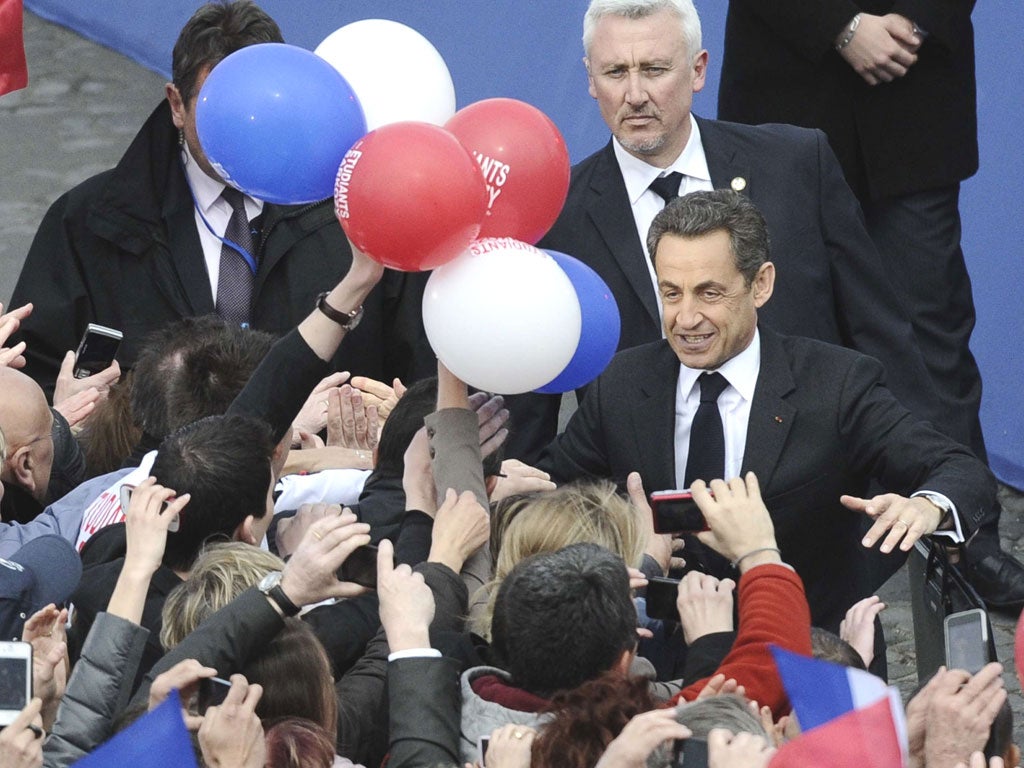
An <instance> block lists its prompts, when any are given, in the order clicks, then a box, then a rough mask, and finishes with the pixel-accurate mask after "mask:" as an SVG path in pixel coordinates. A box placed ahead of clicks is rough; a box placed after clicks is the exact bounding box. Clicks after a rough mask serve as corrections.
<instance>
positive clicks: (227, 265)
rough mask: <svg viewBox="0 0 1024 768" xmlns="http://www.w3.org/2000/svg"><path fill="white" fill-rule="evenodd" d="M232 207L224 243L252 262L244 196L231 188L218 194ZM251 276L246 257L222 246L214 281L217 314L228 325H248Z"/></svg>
mask: <svg viewBox="0 0 1024 768" xmlns="http://www.w3.org/2000/svg"><path fill="white" fill-rule="evenodd" d="M220 196H221V197H223V198H224V199H225V200H226V201H227V202H228V204H229V205H230V206H231V219H230V220H229V221H228V226H227V229H225V230H224V239H225V240H231V241H232V242H235V243H238V245H240V246H241V247H242V248H244V249H245V250H246V251H248V252H249V254H250V255H251V256H253V257H254V258H255V256H256V253H255V243H254V242H253V236H252V229H251V227H250V226H249V217H248V216H247V215H246V213H245V196H244V195H243V194H242V193H241V192H239V191H238V190H237V189H235V188H234V187H224V191H223V192H221V193H220ZM253 281H254V275H253V273H252V270H251V269H250V268H249V264H248V262H247V261H246V260H245V257H243V256H242V254H240V253H239V252H238V251H236V250H235V249H234V248H232V247H231V246H230V245H228V244H227V243H225V244H224V245H223V246H222V247H221V249H220V277H218V278H217V314H218V315H220V316H221V317H223V318H224V319H225V320H227V321H228V322H229V323H234V324H236V325H243V324H246V323H248V322H249V313H250V305H251V304H252V287H253Z"/></svg>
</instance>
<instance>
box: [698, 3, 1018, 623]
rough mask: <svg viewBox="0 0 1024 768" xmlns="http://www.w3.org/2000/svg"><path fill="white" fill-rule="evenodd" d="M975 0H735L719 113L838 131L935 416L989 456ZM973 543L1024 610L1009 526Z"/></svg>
mask: <svg viewBox="0 0 1024 768" xmlns="http://www.w3.org/2000/svg"><path fill="white" fill-rule="evenodd" d="M973 10H974V2H973V0H963V2H955V3H945V2H936V1H935V0H850V1H848V2H841V3H826V2H803V1H802V0H801V2H793V0H731V2H730V3H729V15H728V18H727V21H726V31H725V54H724V59H723V62H722V80H721V85H720V87H719V93H718V113H719V116H720V117H723V118H725V119H727V120H736V121H739V122H743V123H750V124H756V123H764V122H786V123H793V124H794V125H801V126H806V127H809V128H818V129H821V130H823V131H824V132H825V133H826V134H827V135H828V139H829V143H830V144H831V145H832V148H833V149H834V150H835V153H836V155H837V157H838V158H839V162H840V164H841V165H842V169H843V172H844V174H845V176H846V180H847V181H848V182H849V184H850V186H851V187H852V188H853V191H854V192H855V193H856V195H857V197H858V199H859V200H860V203H861V205H862V207H863V209H864V214H865V221H866V224H867V230H868V232H869V234H870V235H871V238H872V240H873V241H874V243H875V245H876V247H877V248H878V251H879V253H880V254H881V256H882V258H883V259H884V260H885V264H886V267H887V269H888V271H889V273H890V274H891V276H892V279H893V283H894V284H895V285H896V287H897V289H898V290H899V293H900V296H901V297H902V298H903V300H904V301H905V303H906V307H907V310H908V312H909V314H910V320H911V323H912V324H913V327H914V332H915V336H916V338H917V342H918V346H919V347H920V349H921V351H922V353H923V356H924V361H925V365H926V366H927V368H928V376H929V381H930V382H931V383H932V384H933V386H934V388H935V391H936V394H937V396H938V407H939V410H938V412H937V413H936V415H935V416H934V417H933V419H932V420H933V423H934V424H935V425H936V427H937V428H938V429H940V430H941V431H943V432H944V433H945V434H947V435H950V436H951V437H953V438H955V439H956V440H959V441H960V442H962V443H963V444H964V445H967V446H969V447H970V448H971V449H972V450H973V451H974V453H975V454H976V455H977V456H978V458H980V459H981V460H982V461H986V460H987V456H986V451H985V441H984V437H983V435H982V429H981V422H980V419H979V413H978V411H979V407H980V405H981V374H980V373H979V371H978V366H977V363H976V362H975V360H974V355H973V354H972V353H971V349H970V338H971V332H972V330H973V329H974V321H975V311H974V301H973V298H972V296H971V282H970V277H969V276H968V274H967V267H966V265H965V263H964V256H963V251H962V250H961V247H960V231H961V228H960V212H959V196H960V182H961V181H963V180H964V179H967V178H968V177H970V176H971V175H973V174H974V172H975V171H976V170H977V169H978V137H977V132H978V131H977V128H978V126H977V110H976V106H975V100H976V99H975V75H974V30H973V27H972V24H971V13H972V11H973ZM883 362H884V360H883ZM897 394H898V395H899V394H900V393H899V392H897ZM906 404H907V405H908V406H909V407H910V408H911V409H912V410H915V409H914V406H913V403H911V402H907V403H906ZM971 550H972V553H973V554H972V556H971V569H970V572H969V575H970V577H971V581H972V583H973V584H974V586H975V587H976V588H977V589H978V591H979V592H980V593H981V594H982V596H983V597H985V599H986V601H987V602H988V603H989V605H990V606H992V607H998V608H1012V609H1014V610H1019V609H1020V607H1021V605H1024V568H1022V567H1021V566H1020V564H1019V563H1017V562H1016V561H1015V560H1014V559H1013V558H1011V557H1009V556H1007V555H1006V554H1004V553H1003V552H1002V551H1001V550H1000V546H999V533H998V529H997V526H996V525H992V526H989V527H986V528H985V529H983V530H982V531H980V532H979V535H978V536H977V537H976V538H975V539H974V540H973V541H972V543H971Z"/></svg>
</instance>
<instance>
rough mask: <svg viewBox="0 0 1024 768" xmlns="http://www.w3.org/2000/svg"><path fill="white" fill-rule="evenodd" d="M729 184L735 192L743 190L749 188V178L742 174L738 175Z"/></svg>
mask: <svg viewBox="0 0 1024 768" xmlns="http://www.w3.org/2000/svg"><path fill="white" fill-rule="evenodd" d="M729 186H730V187H732V191H733V192H742V191H743V190H744V189H746V188H747V180H746V179H744V178H743V177H742V176H737V177H736V178H734V179H733V180H732V181H730V182H729Z"/></svg>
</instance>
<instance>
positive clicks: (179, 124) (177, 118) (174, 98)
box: [164, 83, 186, 131]
mask: <svg viewBox="0 0 1024 768" xmlns="http://www.w3.org/2000/svg"><path fill="white" fill-rule="evenodd" d="M164 94H165V95H166V96H167V103H168V104H170V105H171V119H172V120H174V127H175V128H177V129H178V130H179V131H180V130H181V129H182V128H184V127H185V111H186V110H185V102H184V101H182V99H181V93H180V92H179V91H178V86H176V85H175V84H174V83H165V84H164Z"/></svg>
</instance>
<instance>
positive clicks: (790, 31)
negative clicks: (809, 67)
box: [730, 0, 861, 63]
mask: <svg viewBox="0 0 1024 768" xmlns="http://www.w3.org/2000/svg"><path fill="white" fill-rule="evenodd" d="M730 3H731V5H734V6H737V7H740V8H742V9H743V10H744V11H746V12H748V13H751V14H753V15H755V16H757V17H758V18H759V19H760V20H761V21H762V23H764V25H765V26H767V27H768V28H769V29H771V30H772V32H773V33H774V34H775V35H777V36H778V37H780V38H782V39H783V40H785V41H786V42H787V43H789V45H790V46H792V47H793V49H794V50H796V51H797V52H798V53H799V54H800V55H801V56H803V57H804V58H805V59H807V60H808V61H811V62H814V63H818V62H820V61H821V60H822V59H823V58H824V57H825V56H826V55H827V54H828V53H829V52H830V51H831V50H832V47H833V46H834V45H835V40H836V37H837V36H838V35H839V33H840V32H842V31H843V28H844V27H845V26H846V25H847V24H849V23H850V20H851V19H852V18H853V17H854V16H856V15H857V13H858V12H859V11H860V10H861V9H860V8H859V7H858V4H857V3H855V2H853V1H852V0H730Z"/></svg>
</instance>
